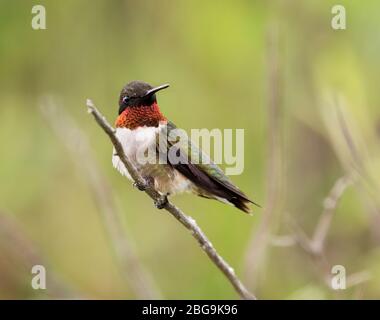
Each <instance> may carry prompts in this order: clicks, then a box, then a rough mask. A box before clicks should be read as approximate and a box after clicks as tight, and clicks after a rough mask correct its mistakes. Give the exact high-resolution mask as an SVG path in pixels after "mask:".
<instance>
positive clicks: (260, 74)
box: [0, 0, 380, 299]
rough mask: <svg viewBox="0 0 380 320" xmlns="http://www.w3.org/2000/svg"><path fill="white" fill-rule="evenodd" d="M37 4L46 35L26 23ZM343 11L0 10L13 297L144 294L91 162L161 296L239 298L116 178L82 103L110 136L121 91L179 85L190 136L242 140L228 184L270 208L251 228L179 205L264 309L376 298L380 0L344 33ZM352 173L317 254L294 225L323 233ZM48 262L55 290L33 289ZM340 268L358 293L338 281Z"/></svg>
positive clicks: (379, 273) (2, 203) (379, 265)
mask: <svg viewBox="0 0 380 320" xmlns="http://www.w3.org/2000/svg"><path fill="white" fill-rule="evenodd" d="M36 4H42V5H44V6H45V8H46V14H47V16H46V22H47V29H46V30H33V29H32V28H31V19H32V14H31V9H32V7H33V5H36ZM335 4H337V3H336V1H328V0H325V1H321V0H308V1H301V0H297V1H291V0H288V1H286V0H282V1H280V0H279V1H248V0H246V1H244V0H239V1H236V0H235V1H200V0H193V1H184V0H179V1H173V0H171V1H169V0H164V1H147V0H143V1H125V0H123V1H122V0H118V1H106V0H97V1H89V0H81V1H74V0H68V1H60V2H58V1H38V2H35V1H5V0H1V1H0V84H1V86H0V91H1V93H0V105H1V107H0V145H1V150H2V151H1V162H0V215H1V219H0V298H2V299H9V298H23V299H25V298H27V299H36V298H37V299H38V298H60V297H65V298H68V297H69V298H70V297H71V298H91V299H111V298H116V299H133V298H138V297H140V298H141V297H142V296H141V295H138V294H136V291H135V290H133V288H132V287H133V286H132V285H131V282H134V281H135V279H128V274H129V273H128V270H127V272H126V271H125V270H124V269H123V267H120V265H119V264H118V257H117V255H115V254H114V251H113V249H112V240H111V239H110V235H109V233H108V232H107V230H106V228H105V223H106V222H105V221H104V220H103V219H102V215H101V212H100V211H101V210H100V208H99V207H98V206H97V204H96V201H95V199H94V196H93V195H92V191H91V187H90V188H89V184H88V179H87V178H86V174H85V173H84V171H85V170H83V166H86V164H87V163H88V161H89V162H93V161H94V160H95V161H96V163H97V164H98V167H99V168H100V171H101V173H100V174H101V175H103V176H104V177H105V179H107V184H109V185H110V190H108V196H109V197H110V198H112V199H114V200H115V202H116V207H117V208H119V210H120V211H121V212H122V216H121V219H122V221H123V226H122V228H124V230H125V233H126V234H127V235H128V238H130V239H131V240H130V241H132V242H133V243H134V244H133V247H134V249H135V253H136V255H137V256H138V258H139V260H140V263H141V264H143V265H144V266H145V268H146V271H147V272H148V273H149V274H150V277H151V278H152V280H153V282H154V283H155V285H156V287H157V288H158V291H160V292H161V294H160V297H161V298H176V299H196V298H199V299H206V298H215V299H229V298H237V295H236V293H235V292H234V291H233V289H232V287H231V285H230V284H229V283H228V282H227V281H226V279H225V278H224V276H223V275H222V274H221V273H220V272H219V271H218V270H217V269H216V268H215V266H214V265H213V264H211V263H210V261H209V260H208V258H207V257H206V255H205V254H204V253H203V252H202V251H201V250H200V248H199V246H198V245H197V243H196V242H195V241H194V239H193V238H192V237H191V236H190V234H189V233H188V232H187V231H185V230H184V228H183V227H182V226H181V225H179V224H178V222H177V221H176V220H174V219H173V218H172V217H171V216H169V215H168V214H167V213H166V212H159V211H157V210H156V209H155V208H154V207H153V204H152V203H151V201H150V200H148V198H147V197H146V195H144V194H143V193H140V192H137V191H136V190H134V189H132V187H131V183H130V182H129V181H127V180H126V179H125V178H123V177H121V176H120V175H119V174H118V172H117V171H116V170H114V169H113V168H112V165H111V150H112V148H111V144H110V143H109V141H108V139H107V137H106V136H105V135H104V133H103V132H102V131H101V130H100V128H99V127H98V126H97V125H96V124H95V122H94V121H93V119H92V118H91V117H90V116H89V115H88V114H87V112H86V106H85V100H86V98H91V99H93V100H94V102H95V104H96V105H97V106H98V107H99V109H100V110H101V111H102V113H103V114H104V115H105V116H106V117H107V119H108V120H109V121H110V122H111V123H113V121H114V119H115V118H116V116H117V108H118V106H117V101H118V95H119V92H120V90H121V88H122V86H123V85H124V84H125V83H127V82H129V81H131V80H135V79H140V80H144V81H146V82H149V83H151V84H153V85H159V84H162V83H166V82H168V83H170V84H171V87H170V89H168V90H165V91H164V92H162V93H161V94H159V96H158V99H159V104H160V106H161V110H162V111H163V113H164V114H165V115H166V116H167V117H168V118H169V119H171V120H172V121H173V122H175V123H176V124H177V126H180V127H182V128H184V129H187V130H189V129H191V128H209V129H212V128H244V129H245V170H244V173H243V174H242V175H240V176H234V177H232V179H233V181H234V182H236V184H237V185H239V186H240V187H241V189H242V190H244V191H245V192H246V193H247V194H248V195H249V196H251V197H252V198H253V199H254V200H255V201H257V202H258V203H260V204H262V205H263V207H264V208H263V209H255V213H254V215H253V216H248V215H245V214H242V213H241V212H238V211H237V210H236V209H234V208H233V207H230V206H225V205H223V204H220V203H218V202H216V201H209V200H205V199H201V198H194V197H192V196H190V195H184V196H179V197H177V198H174V200H173V201H174V203H176V204H178V206H179V207H181V208H182V209H183V210H184V211H185V212H187V213H188V214H190V215H191V216H192V217H193V218H195V219H196V221H197V222H198V224H199V225H200V226H201V228H202V229H203V230H204V231H205V233H206V234H207V235H208V236H209V238H210V240H211V241H212V243H213V244H214V246H215V247H216V248H217V250H218V252H219V253H220V254H221V255H222V256H223V257H224V258H225V259H226V260H227V261H228V262H229V263H230V264H231V265H232V266H233V267H234V268H235V270H236V272H237V274H238V275H239V276H240V277H241V278H242V280H243V282H244V283H246V284H247V286H248V287H249V288H250V289H251V290H252V291H253V292H254V293H255V294H256V295H257V296H258V297H259V298H267V299H269V298H275V299H297V298H309V299H332V298H344V299H354V298H379V297H380V250H379V248H378V245H379V244H380V223H379V221H380V219H379V214H380V205H379V199H378V198H379V197H378V194H379V193H378V192H379V187H378V181H379V178H380V148H379V139H380V108H379V105H380V95H379V89H378V84H379V83H380V72H379V70H380V59H379V51H380V38H379V35H378V31H379V17H380V2H379V1H375V0H369V1H366V2H359V1H349V0H344V1H339V4H342V5H344V6H345V8H346V14H347V29H346V30H340V31H337V30H333V29H332V28H331V19H332V14H331V8H332V6H333V5H335ZM46 95H51V96H54V97H55V99H56V101H59V107H58V108H59V109H62V110H61V111H62V112H64V113H65V114H66V115H67V117H70V119H71V118H72V120H73V121H74V122H75V123H76V124H77V126H79V127H80V128H81V129H82V131H83V133H84V134H85V135H87V136H88V139H89V144H90V146H91V149H92V151H91V152H92V154H93V156H91V155H90V156H91V158H92V159H91V160H88V159H86V157H85V156H83V155H81V153H80V152H78V155H77V156H76V157H72V155H71V154H70V153H69V151H68V149H67V148H66V147H65V145H64V143H63V142H62V139H60V138H59V137H58V136H57V135H56V134H55V133H54V131H53V130H52V128H51V125H50V123H49V122H50V121H49V119H47V118H46V117H44V116H43V114H42V113H41V108H40V105H41V99H42V98H43V97H45V96H46ZM337 110H340V111H339V112H338V111H337ZM339 115H340V116H339ZM343 118H344V124H342V119H343ZM56 120H57V122H58V123H59V122H60V121H61V116H60V113H59V112H58V113H57V115H56ZM345 128H346V129H345ZM346 131H348V132H349V133H347V132H346ZM64 135H65V134H64ZM74 140H75V138H74V139H73V146H74V151H75V147H76V145H75V143H74ZM75 158H76V159H75ZM80 166H82V167H80ZM342 176H346V177H347V176H349V177H350V179H351V178H352V179H353V181H354V182H353V185H352V186H350V187H348V188H347V190H346V191H345V192H344V194H343V195H342V196H341V197H340V200H339V201H338V203H337V208H336V209H335V210H334V212H333V220H332V224H331V227H330V228H329V231H328V235H327V238H326V243H325V249H324V251H323V254H322V255H318V254H317V255H313V254H310V252H307V250H306V251H305V250H304V249H302V246H299V245H298V244H297V241H295V239H296V240H297V236H296V235H297V234H298V233H296V232H295V229H294V228H293V227H291V226H293V225H294V224H295V223H296V224H297V225H298V226H299V227H300V228H302V229H303V230H304V232H305V233H306V234H308V235H309V236H311V235H312V234H313V231H314V230H315V228H316V226H317V224H318V221H319V218H320V216H321V213H322V211H323V203H324V200H325V199H326V197H327V196H328V194H329V192H330V190H331V188H332V187H333V186H334V184H335V182H336V181H337V180H338V179H339V178H340V177H342ZM290 220H291V221H292V222H290V223H289V221H290ZM36 263H40V264H43V265H44V266H45V267H46V270H47V274H48V276H51V277H54V279H53V280H51V282H49V279H48V282H47V290H33V289H32V288H31V286H30V281H31V278H32V274H31V267H32V265H33V264H36ZM336 264H338V265H343V266H344V267H345V268H346V272H347V286H348V288H347V289H346V290H340V291H334V290H332V289H331V288H329V285H328V283H327V284H326V283H325V280H326V276H328V274H329V273H330V269H331V267H332V266H333V265H336ZM127 266H128V262H127ZM123 274H124V275H125V274H126V277H124V276H123ZM53 282H57V283H58V282H59V285H57V286H58V287H59V288H58V289H57V288H55V287H54V286H53V285H52V283H53ZM327 282H329V278H328V277H327Z"/></svg>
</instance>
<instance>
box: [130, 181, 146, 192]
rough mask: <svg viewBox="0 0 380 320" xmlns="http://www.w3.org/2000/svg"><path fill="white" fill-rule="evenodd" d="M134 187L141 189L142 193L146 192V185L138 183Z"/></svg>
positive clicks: (134, 183)
mask: <svg viewBox="0 0 380 320" xmlns="http://www.w3.org/2000/svg"><path fill="white" fill-rule="evenodd" d="M133 187H135V188H137V189H139V190H140V191H145V190H146V184H144V183H140V182H138V181H135V182H133Z"/></svg>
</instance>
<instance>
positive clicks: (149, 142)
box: [112, 126, 194, 195]
mask: <svg viewBox="0 0 380 320" xmlns="http://www.w3.org/2000/svg"><path fill="white" fill-rule="evenodd" d="M162 128H163V127H162V126H159V127H158V128H155V127H141V128H138V129H135V130H130V129H126V128H117V129H116V137H117V138H118V139H119V141H120V143H121V145H122V147H123V149H124V153H125V155H126V156H127V157H128V159H129V161H131V163H132V164H133V165H134V166H135V168H136V169H137V170H138V171H139V172H140V174H142V175H143V176H151V177H153V178H154V184H155V189H156V190H157V191H158V192H160V193H162V194H171V195H173V194H176V193H181V192H185V191H190V189H192V188H193V187H194V186H193V184H192V183H191V181H190V180H188V179H186V178H185V177H184V176H183V175H182V174H181V173H179V172H178V171H177V170H174V169H173V168H172V167H171V166H170V165H167V164H161V163H158V161H157V160H156V157H157V153H156V136H157V134H158V133H159V131H160V130H162ZM146 150H148V152H149V153H150V156H151V157H152V160H154V161H153V163H152V162H148V160H149V159H148V158H147V157H146V156H143V158H144V159H145V162H142V161H141V160H142V159H141V156H142V155H143V154H144V151H146ZM115 152H116V151H115V149H114V151H113V155H112V164H113V166H114V167H115V168H116V169H117V170H118V171H119V172H120V173H121V174H122V175H124V176H126V177H128V178H129V179H131V180H132V178H131V176H130V175H129V173H128V170H127V169H126V168H125V166H124V164H123V162H122V161H121V160H120V158H119V156H118V155H117V154H116V153H115Z"/></svg>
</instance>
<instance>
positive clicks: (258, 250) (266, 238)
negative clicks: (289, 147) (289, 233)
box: [245, 24, 283, 286]
mask: <svg viewBox="0 0 380 320" xmlns="http://www.w3.org/2000/svg"><path fill="white" fill-rule="evenodd" d="M267 73H268V76H267V78H268V79H267V108H266V110H267V111H268V115H267V136H268V144H267V145H268V150H267V167H266V179H265V181H266V182H267V185H266V195H267V196H266V200H265V206H264V210H263V213H262V220H261V222H260V225H259V226H258V228H257V230H256V228H255V230H252V235H251V239H250V240H249V243H248V247H247V251H246V257H245V275H246V278H247V280H248V281H249V283H250V285H252V286H255V284H256V283H255V282H256V280H257V278H258V273H259V271H260V269H259V268H260V266H262V260H263V258H264V257H265V253H266V250H267V247H268V244H269V242H270V236H271V233H272V232H273V228H274V227H275V226H274V223H273V222H274V221H275V217H276V214H277V212H280V210H278V209H279V205H281V198H282V191H283V186H282V184H283V181H282V178H283V174H282V165H283V164H282V162H283V143H282V133H281V121H282V120H281V117H282V81H281V64H280V57H279V32H278V25H277V24H273V25H271V28H270V29H269V30H268V35H267Z"/></svg>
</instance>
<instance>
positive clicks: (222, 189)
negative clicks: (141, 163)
mask: <svg viewBox="0 0 380 320" xmlns="http://www.w3.org/2000/svg"><path fill="white" fill-rule="evenodd" d="M165 129H166V130H167V132H165V134H167V136H170V132H171V131H172V130H174V129H177V127H176V126H175V125H174V124H173V123H172V122H168V124H167V126H166V127H165ZM168 140H169V141H168V143H167V146H166V148H167V149H166V150H162V147H160V148H161V150H160V151H166V152H167V151H168V149H169V148H174V150H172V151H171V152H176V155H177V157H178V158H179V159H180V161H173V159H171V157H170V153H169V156H168V158H167V161H168V163H169V164H170V165H171V166H172V167H173V168H174V169H176V170H178V171H179V172H180V173H181V174H183V175H184V176H185V177H186V178H188V179H189V180H190V181H192V182H193V183H194V184H195V185H196V186H198V187H200V188H201V189H203V190H205V191H206V192H207V193H209V194H211V195H214V196H216V197H217V198H221V199H224V200H227V201H228V202H230V203H231V204H233V205H234V206H236V207H237V208H239V209H241V210H243V211H245V212H250V210H249V207H248V204H249V203H253V204H255V205H257V206H258V204H256V203H255V202H253V201H252V200H250V199H248V197H247V196H246V195H245V194H244V193H243V192H242V191H241V190H239V189H238V188H237V187H236V186H235V185H234V184H233V183H232V182H231V180H230V179H229V178H228V177H227V176H226V175H225V174H224V172H223V170H222V169H220V168H219V167H218V166H217V165H216V164H215V163H213V162H212V161H211V160H210V159H209V158H208V157H207V156H206V155H205V154H204V153H203V152H202V150H200V149H199V148H197V147H196V146H195V145H194V144H193V143H192V142H191V140H190V139H188V140H187V141H186V142H185V143H183V141H182V142H181V144H180V145H181V146H178V145H177V144H176V141H170V139H168ZM176 148H177V150H176ZM178 158H177V160H178ZM194 159H198V161H194ZM202 159H203V162H202ZM204 160H207V162H206V163H204Z"/></svg>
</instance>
